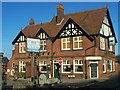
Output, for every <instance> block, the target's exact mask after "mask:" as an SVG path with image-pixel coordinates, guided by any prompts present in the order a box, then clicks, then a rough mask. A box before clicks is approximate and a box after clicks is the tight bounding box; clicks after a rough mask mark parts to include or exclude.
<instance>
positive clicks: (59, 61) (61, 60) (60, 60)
mask: <svg viewBox="0 0 120 90" xmlns="http://www.w3.org/2000/svg"><path fill="white" fill-rule="evenodd" d="M62 62H63V59H62V58H61V57H60V58H59V59H58V63H59V65H61V64H62Z"/></svg>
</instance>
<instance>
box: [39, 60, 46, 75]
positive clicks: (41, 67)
mask: <svg viewBox="0 0 120 90" xmlns="http://www.w3.org/2000/svg"><path fill="white" fill-rule="evenodd" d="M39 71H40V72H41V73H47V64H46V61H40V62H39Z"/></svg>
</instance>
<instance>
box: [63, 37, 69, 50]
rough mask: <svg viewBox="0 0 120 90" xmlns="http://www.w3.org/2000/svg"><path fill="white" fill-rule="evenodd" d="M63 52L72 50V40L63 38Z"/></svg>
mask: <svg viewBox="0 0 120 90" xmlns="http://www.w3.org/2000/svg"><path fill="white" fill-rule="evenodd" d="M61 42H62V50H70V38H62V39H61Z"/></svg>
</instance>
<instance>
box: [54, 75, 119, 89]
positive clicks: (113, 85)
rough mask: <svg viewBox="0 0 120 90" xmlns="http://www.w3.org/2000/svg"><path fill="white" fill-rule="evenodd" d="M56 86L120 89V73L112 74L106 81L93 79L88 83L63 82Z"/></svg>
mask: <svg viewBox="0 0 120 90" xmlns="http://www.w3.org/2000/svg"><path fill="white" fill-rule="evenodd" d="M54 88H69V89H74V90H75V89H83V90H84V89H85V90H89V89H90V90H91V89H94V90H98V89H107V90H120V75H115V76H112V77H111V78H110V79H108V80H105V81H99V80H93V81H91V82H88V83H71V84H61V85H56V86H54Z"/></svg>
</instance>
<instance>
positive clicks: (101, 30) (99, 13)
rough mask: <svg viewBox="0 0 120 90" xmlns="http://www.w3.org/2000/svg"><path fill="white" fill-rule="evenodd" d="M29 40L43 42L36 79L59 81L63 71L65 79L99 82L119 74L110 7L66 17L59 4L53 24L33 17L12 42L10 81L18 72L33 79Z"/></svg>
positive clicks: (37, 62)
mask: <svg viewBox="0 0 120 90" xmlns="http://www.w3.org/2000/svg"><path fill="white" fill-rule="evenodd" d="M27 38H37V39H39V40H40V52H39V53H35V55H34V56H35V63H34V76H36V75H37V72H40V73H43V74H47V75H48V78H57V77H58V72H60V73H61V76H62V78H90V79H94V78H95V79H97V78H102V77H108V76H110V75H112V74H114V73H117V71H118V70H117V68H118V65H117V63H116V59H115V44H116V43H117V40H116V36H115V32H114V28H113V25H112V21H111V18H110V13H109V9H108V6H106V7H102V8H97V9H93V10H87V11H82V12H74V13H70V14H64V7H63V5H62V4H60V3H59V4H58V5H57V15H56V16H54V17H53V18H52V20H51V21H50V22H45V23H40V24H35V21H34V19H32V18H31V19H30V21H29V24H28V25H27V26H26V27H25V28H24V29H23V30H20V32H19V33H18V35H17V36H16V37H15V38H14V40H13V42H12V45H13V46H14V49H13V50H12V57H11V59H10V61H9V63H8V71H9V72H7V75H8V78H10V77H14V75H15V72H16V71H17V72H18V77H26V78H30V77H31V60H32V53H30V52H27ZM15 66H17V67H16V68H15Z"/></svg>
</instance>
